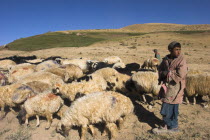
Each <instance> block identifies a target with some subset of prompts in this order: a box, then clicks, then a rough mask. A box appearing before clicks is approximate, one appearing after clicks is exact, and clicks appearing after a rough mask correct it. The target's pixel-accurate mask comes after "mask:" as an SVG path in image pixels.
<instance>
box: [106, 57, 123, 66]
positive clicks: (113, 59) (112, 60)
mask: <svg viewBox="0 0 210 140" xmlns="http://www.w3.org/2000/svg"><path fill="white" fill-rule="evenodd" d="M103 62H105V63H107V64H115V63H118V62H122V60H121V58H120V57H118V56H109V57H107V58H105V59H104V60H103Z"/></svg>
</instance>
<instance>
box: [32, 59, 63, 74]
mask: <svg viewBox="0 0 210 140" xmlns="http://www.w3.org/2000/svg"><path fill="white" fill-rule="evenodd" d="M59 66H60V64H58V63H57V61H55V60H48V61H44V62H42V63H40V64H38V65H36V69H35V70H36V71H37V72H38V71H43V70H47V69H49V68H52V67H59Z"/></svg>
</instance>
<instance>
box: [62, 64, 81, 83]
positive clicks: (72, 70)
mask: <svg viewBox="0 0 210 140" xmlns="http://www.w3.org/2000/svg"><path fill="white" fill-rule="evenodd" d="M60 68H62V69H64V70H65V76H64V77H65V78H64V81H65V82H72V81H74V80H76V79H78V78H80V77H82V76H83V75H84V74H83V71H82V69H81V68H80V67H79V66H76V65H74V64H66V65H63V66H61V67H60Z"/></svg>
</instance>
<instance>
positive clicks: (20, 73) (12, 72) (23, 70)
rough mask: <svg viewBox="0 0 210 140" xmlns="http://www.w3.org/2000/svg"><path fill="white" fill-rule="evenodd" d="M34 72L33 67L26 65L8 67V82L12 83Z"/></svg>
mask: <svg viewBox="0 0 210 140" xmlns="http://www.w3.org/2000/svg"><path fill="white" fill-rule="evenodd" d="M34 72H35V65H31V64H28V63H23V64H18V65H14V66H12V67H10V69H9V77H8V82H9V83H14V82H16V81H18V80H19V79H21V78H23V77H25V76H27V75H30V74H32V73H34Z"/></svg>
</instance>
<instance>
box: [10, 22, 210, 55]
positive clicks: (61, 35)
mask: <svg viewBox="0 0 210 140" xmlns="http://www.w3.org/2000/svg"><path fill="white" fill-rule="evenodd" d="M159 32H171V33H180V34H200V33H204V32H210V24H203V25H182V24H165V23H150V24H134V25H130V26H126V27H124V28H121V29H95V30H74V31H57V32H49V33H45V34H40V35H36V36H32V37H27V38H21V39H18V40H15V41H13V42H11V43H9V44H7V46H8V47H9V49H10V50H21V51H35V50H40V49H50V48H60V47H83V46H89V45H91V44H93V43H96V42H99V41H113V40H120V39H123V38H124V37H130V36H140V35H144V34H153V33H159Z"/></svg>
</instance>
